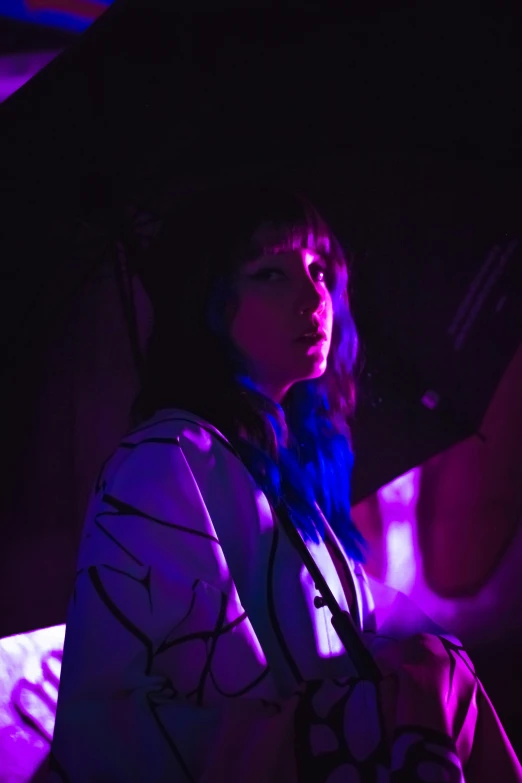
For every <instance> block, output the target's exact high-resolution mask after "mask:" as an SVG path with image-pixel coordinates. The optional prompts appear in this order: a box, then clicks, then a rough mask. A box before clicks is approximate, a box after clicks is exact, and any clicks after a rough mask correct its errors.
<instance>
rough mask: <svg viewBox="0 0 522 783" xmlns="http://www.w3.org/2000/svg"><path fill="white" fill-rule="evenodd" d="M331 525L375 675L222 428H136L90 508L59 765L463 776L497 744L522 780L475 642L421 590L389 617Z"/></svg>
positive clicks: (176, 420) (95, 772) (204, 780)
mask: <svg viewBox="0 0 522 783" xmlns="http://www.w3.org/2000/svg"><path fill="white" fill-rule="evenodd" d="M328 533H329V539H330V540H329V545H328V546H327V545H325V544H321V545H310V546H309V551H310V553H311V554H312V556H313V558H314V560H315V562H316V563H317V565H318V566H319V568H320V569H321V571H322V573H323V574H324V576H325V578H326V580H327V582H328V584H329V586H330V588H331V590H332V592H333V593H334V595H335V597H336V599H337V600H338V602H339V604H340V606H341V608H342V609H343V610H345V611H347V612H349V611H350V608H351V612H352V619H353V622H354V624H355V627H356V628H357V631H358V633H359V634H360V636H361V639H363V640H364V642H365V644H367V646H368V647H369V649H370V650H371V651H372V653H373V655H374V656H375V659H376V661H377V662H378V665H379V667H380V669H381V672H382V673H383V679H382V680H381V682H380V683H378V684H376V683H371V682H365V681H361V680H360V679H358V677H357V672H356V670H355V668H354V666H353V664H352V662H351V660H350V657H349V655H348V653H347V652H346V650H344V648H343V646H342V645H341V644H340V641H339V638H338V637H337V635H336V633H335V631H334V630H333V628H332V625H331V622H330V619H331V615H330V613H329V611H328V609H327V608H326V607H324V606H321V605H320V602H317V601H316V600H315V599H316V598H317V592H316V590H315V585H314V584H313V580H312V579H311V577H310V575H309V574H308V572H307V571H306V569H305V568H304V567H303V564H302V561H301V559H300V557H299V554H298V553H297V552H296V550H295V549H294V548H293V547H292V545H291V543H290V541H289V540H288V538H287V537H286V536H285V535H284V531H283V530H282V528H281V527H280V525H279V524H278V521H277V519H275V518H274V516H273V514H272V512H271V509H270V507H269V505H268V503H267V500H266V498H265V496H264V495H263V494H262V493H261V492H260V491H259V489H258V488H257V487H256V485H255V483H254V482H253V479H252V478H251V476H250V474H249V473H248V471H247V470H246V468H245V467H244V466H243V464H242V463H241V462H240V461H239V460H238V459H237V458H236V457H235V455H234V454H233V453H232V451H231V450H230V447H229V446H228V444H227V443H226V441H225V439H224V438H223V436H222V435H221V434H220V433H219V432H217V431H216V430H215V429H214V428H212V427H211V426H210V425H208V424H207V423H206V422H203V421H202V420H201V419H198V418H197V417H195V416H193V415H191V414H188V413H186V412H184V411H171V410H169V411H162V412H160V413H159V414H157V415H156V416H155V417H154V418H153V419H151V420H150V421H149V422H147V423H146V424H144V425H142V426H141V427H140V428H139V429H138V430H135V431H134V432H132V433H130V434H129V435H128V436H127V437H126V438H124V440H123V441H122V443H121V444H120V446H119V448H118V449H117V450H116V452H115V453H114V454H113V455H111V457H110V459H109V460H108V461H107V463H106V464H105V465H104V466H103V468H102V470H101V473H100V476H99V478H98V480H97V482H96V485H95V487H94V490H93V493H92V496H91V500H90V504H89V508H88V512H87V518H86V522H85V527H84V532H83V538H82V543H81V548H80V553H79V559H78V570H77V577H76V584H75V589H74V594H73V596H72V597H71V602H70V606H69V613H68V619H67V628H66V636H65V644H64V658H63V664H62V673H61V682H60V692H59V699H58V709H57V716H56V726H55V733H54V738H53V745H52V751H53V752H52V759H51V766H52V773H51V780H52V781H58V780H62V781H67V780H70V781H73V782H74V783H82V782H83V781H86V782H87V781H89V782H92V781H111V783H117V781H122V782H123V781H126V782H131V781H169V782H170V783H177V781H180V783H181V781H198V782H199V783H216V782H219V781H225V780H227V781H237V782H238V783H242V782H243V781H249V783H258V782H259V783H261V781H270V783H279V781H281V783H282V781H285V783H292V782H295V783H297V781H301V780H306V781H308V780H314V781H316V782H317V783H319V781H329V783H336V782H337V781H348V782H349V783H352V782H353V783H355V782H356V781H357V783H359V781H360V782H361V783H366V781H368V783H370V781H371V783H384V781H390V783H403V782H404V783H406V781H408V783H409V781H422V780H426V781H439V780H440V781H446V780H447V781H453V780H458V781H461V780H464V777H463V776H462V768H463V765H464V764H465V763H467V762H470V763H471V762H472V761H473V760H474V759H473V754H474V753H475V755H476V754H477V753H478V754H479V756H480V759H479V763H478V765H477V764H476V765H475V766H476V767H477V769H478V772H477V773H473V774H474V775H475V776H474V777H469V778H468V777H466V778H465V779H466V780H470V781H477V783H478V782H479V781H482V780H484V781H486V780H491V779H492V778H487V777H484V776H483V775H482V771H481V769H482V768H483V769H486V768H487V765H486V766H484V764H483V761H484V759H483V758H482V757H483V756H484V753H485V754H486V756H487V753H488V748H491V747H494V751H495V758H496V760H495V764H502V763H503V764H504V767H502V769H503V777H502V778H498V775H497V776H496V777H497V778H498V779H502V781H504V783H511V781H522V774H521V770H520V767H519V765H518V762H517V760H516V758H515V756H514V754H513V752H512V750H511V747H510V745H509V742H508V741H507V739H506V738H505V735H504V734H503V732H502V728H501V726H500V724H499V723H498V720H497V719H496V715H495V713H494V710H493V709H492V707H491V705H489V702H487V697H485V694H483V691H482V689H481V686H480V683H479V682H478V681H477V679H476V677H475V675H474V672H473V668H472V666H471V664H470V662H469V660H468V659H467V656H466V655H465V653H464V651H463V650H462V648H461V647H460V645H459V644H458V642H457V641H456V640H451V639H450V638H449V637H444V636H443V635H440V634H437V629H435V628H434V626H433V624H431V623H430V621H429V620H428V619H427V618H425V617H424V615H422V613H420V612H419V611H418V610H416V609H415V608H414V607H411V612H409V615H408V617H406V615H405V612H404V607H405V606H410V604H409V603H408V602H407V601H406V599H405V598H404V597H402V599H403V603H401V602H400V601H399V602H398V603H397V602H395V604H394V605H395V607H396V608H395V609H393V608H392V609H391V610H390V609H389V608H388V610H387V617H386V619H385V621H384V623H383V624H381V622H380V620H379V617H380V615H379V607H377V611H376V608H375V607H374V605H373V602H372V596H371V592H370V589H369V581H368V579H367V578H366V575H365V573H364V571H363V569H362V568H361V567H360V566H359V565H355V564H354V563H352V562H351V561H349V560H347V559H346V558H345V557H344V555H343V554H342V553H341V552H340V548H339V543H338V541H337V539H336V537H335V535H334V534H333V532H332V531H331V529H329V530H328ZM332 547H333V548H334V549H335V550H336V551H335V557H334V558H333V559H332V554H333V553H334V549H332ZM339 558H342V559H343V561H344V564H345V568H341V566H340V564H339V562H337V563H335V562H334V561H335V560H339ZM336 565H337V567H336ZM343 584H345V585H348V586H349V588H350V589H349V593H350V595H349V596H348V598H347V597H346V595H345V592H348V590H346V591H345V590H343ZM402 599H401V600H402ZM405 601H406V603H404V602H405ZM415 612H417V614H415ZM406 620H408V622H406ZM434 631H435V632H434ZM481 710H482V711H481ZM479 730H480V731H482V732H483V735H484V737H483V738H484V742H483V743H482V745H483V747H479V746H478V744H477V743H476V742H474V736H475V734H476V732H477V731H479ZM486 732H487V737H486ZM490 738H491V741H490ZM481 765H482V767H481ZM490 769H492V768H491V767H490ZM495 769H497V767H495ZM481 775H482V777H481Z"/></svg>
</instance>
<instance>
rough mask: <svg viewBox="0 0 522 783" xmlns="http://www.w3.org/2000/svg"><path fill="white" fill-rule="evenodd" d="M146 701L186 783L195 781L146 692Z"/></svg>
mask: <svg viewBox="0 0 522 783" xmlns="http://www.w3.org/2000/svg"><path fill="white" fill-rule="evenodd" d="M168 687H169V686H168V684H167V683H166V684H165V688H168ZM147 703H148V705H149V709H150V711H151V713H152V716H153V718H154V720H155V722H156V724H157V726H158V728H159V730H160V731H161V733H162V734H163V736H164V738H165V740H166V742H167V745H168V746H169V748H170V749H171V751H172V755H173V756H174V757H175V759H176V761H177V762H178V764H179V767H180V769H181V770H182V772H183V774H184V775H185V777H186V779H187V781H188V783H196V779H195V778H194V776H193V775H192V774H191V772H190V770H189V768H188V766H187V764H186V762H185V761H184V759H183V756H182V755H181V753H180V751H179V749H178V747H177V745H176V743H175V742H174V740H173V739H172V737H171V736H170V734H169V732H168V731H167V729H166V728H165V726H164V725H163V722H162V720H161V718H160V716H159V715H158V707H157V705H156V704H154V702H153V700H152V697H151V695H150V694H147Z"/></svg>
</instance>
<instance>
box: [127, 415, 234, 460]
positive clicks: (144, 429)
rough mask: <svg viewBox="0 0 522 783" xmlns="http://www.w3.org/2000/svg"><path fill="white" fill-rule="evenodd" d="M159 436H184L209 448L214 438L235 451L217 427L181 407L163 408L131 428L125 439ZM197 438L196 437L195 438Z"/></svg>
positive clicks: (134, 440)
mask: <svg viewBox="0 0 522 783" xmlns="http://www.w3.org/2000/svg"><path fill="white" fill-rule="evenodd" d="M158 438H172V439H174V440H177V439H179V440H180V441H181V439H182V438H185V439H187V440H188V441H191V442H193V443H194V444H195V445H196V446H197V445H198V444H199V445H200V447H201V448H203V449H204V448H208V444H209V443H210V442H211V440H212V439H215V440H217V441H218V442H219V443H221V444H222V445H223V446H226V447H228V448H229V449H230V450H232V451H233V449H232V446H231V444H230V443H229V441H228V440H227V438H226V437H225V436H224V435H223V433H222V432H220V431H219V429H218V428H217V427H215V426H214V425H213V424H211V423H210V422H209V421H207V420H206V419H204V418H203V417H202V416H198V415H197V414H196V413H192V412H191V411H188V410H184V409H181V408H162V409H161V410H158V411H156V413H154V415H153V416H151V417H150V418H148V419H146V420H145V421H143V422H140V424H138V425H137V426H136V427H134V428H133V429H132V430H130V431H129V432H128V433H127V434H126V436H125V438H124V441H126V442H129V443H138V442H142V441H143V442H145V441H148V442H151V441H153V440H155V439H156V440H157V439H158ZM195 438H196V439H195Z"/></svg>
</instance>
